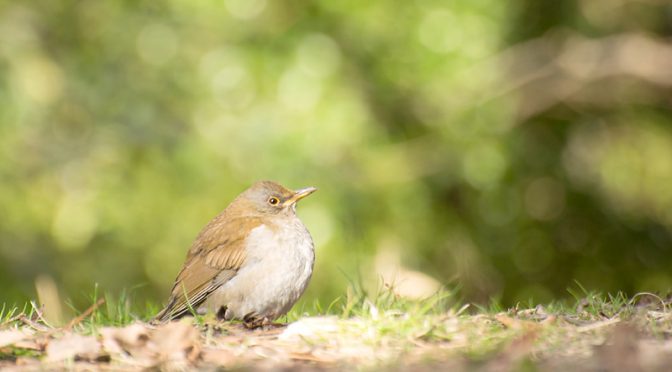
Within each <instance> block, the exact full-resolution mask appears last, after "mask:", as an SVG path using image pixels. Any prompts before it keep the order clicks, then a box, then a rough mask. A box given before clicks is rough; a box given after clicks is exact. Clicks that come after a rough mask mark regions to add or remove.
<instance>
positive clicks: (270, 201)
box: [268, 196, 280, 205]
mask: <svg viewBox="0 0 672 372" xmlns="http://www.w3.org/2000/svg"><path fill="white" fill-rule="evenodd" d="M278 203H280V200H278V198H276V197H275V196H271V197H270V198H268V204H270V205H277V204H278Z"/></svg>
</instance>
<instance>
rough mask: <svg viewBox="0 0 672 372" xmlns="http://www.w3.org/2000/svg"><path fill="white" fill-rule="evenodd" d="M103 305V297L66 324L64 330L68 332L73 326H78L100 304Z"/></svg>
mask: <svg viewBox="0 0 672 372" xmlns="http://www.w3.org/2000/svg"><path fill="white" fill-rule="evenodd" d="M104 303H105V297H101V298H100V299H98V301H96V303H95V304H93V305H91V306H90V307H89V308H88V309H86V310H85V311H84V312H83V313H81V314H80V315H79V316H78V317H76V318H74V319H72V320H71V321H70V323H68V324H67V325H66V326H65V327H63V329H64V330H66V331H68V330H70V329H72V327H74V326H75V325H77V324H79V323H80V322H81V321H82V320H84V319H86V318H87V317H89V315H91V314H92V313H93V312H94V311H96V309H97V308H98V307H100V306H101V305H102V304H104Z"/></svg>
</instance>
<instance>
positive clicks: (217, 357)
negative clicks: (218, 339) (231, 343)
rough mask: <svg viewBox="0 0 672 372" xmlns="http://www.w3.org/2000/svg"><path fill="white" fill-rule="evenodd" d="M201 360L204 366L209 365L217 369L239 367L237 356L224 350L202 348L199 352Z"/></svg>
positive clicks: (239, 361)
mask: <svg viewBox="0 0 672 372" xmlns="http://www.w3.org/2000/svg"><path fill="white" fill-rule="evenodd" d="M201 359H202V360H203V362H204V363H206V364H211V365H214V366H217V367H226V368H229V367H233V366H236V365H240V363H241V360H240V358H239V356H237V355H236V354H234V353H233V352H231V351H230V350H226V349H221V348H218V349H215V348H211V347H208V348H204V349H203V350H202V351H201Z"/></svg>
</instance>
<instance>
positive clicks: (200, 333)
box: [0, 297, 672, 371]
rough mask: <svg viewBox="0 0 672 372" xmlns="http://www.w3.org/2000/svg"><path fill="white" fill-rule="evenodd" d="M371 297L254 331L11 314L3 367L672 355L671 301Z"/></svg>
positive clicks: (515, 364)
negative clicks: (387, 300)
mask: <svg viewBox="0 0 672 372" xmlns="http://www.w3.org/2000/svg"><path fill="white" fill-rule="evenodd" d="M642 298H643V297H642ZM591 301H593V302H591ZM611 302H613V301H611ZM100 304H101V303H100V302H98V306H100ZM366 306H368V308H366V309H365V310H366V311H364V310H362V311H359V312H354V313H351V314H349V315H348V316H335V315H324V316H305V317H300V318H299V319H298V320H296V321H294V322H291V323H289V324H287V325H284V326H269V327H264V328H259V329H253V330H249V329H247V328H246V327H244V326H243V325H242V324H240V323H227V322H219V321H215V320H214V319H207V318H196V319H194V318H184V319H181V320H179V321H173V322H170V323H166V324H158V325H157V324H150V323H146V322H140V321H136V322H134V323H131V324H127V325H122V326H117V327H113V326H99V327H93V328H91V327H88V326H85V325H84V324H83V323H84V322H85V319H84V318H86V317H87V316H91V315H92V313H94V311H95V309H94V310H92V311H89V312H88V313H86V312H85V313H86V314H84V313H83V315H80V316H79V317H78V318H76V319H75V320H73V321H71V322H70V323H68V324H67V325H66V326H64V327H61V328H56V327H52V326H50V325H48V324H46V323H45V322H44V321H43V320H42V319H41V317H40V316H39V315H30V316H28V315H24V316H15V317H13V318H12V319H8V320H7V321H5V322H2V323H0V369H1V370H8V371H11V370H17V371H18V370H21V371H23V370H45V369H47V370H51V369H55V370H58V369H74V370H98V369H100V370H147V369H156V370H166V371H173V370H186V369H218V368H225V369H227V368H243V369H245V368H253V369H278V368H283V369H284V368H287V369H290V368H303V369H325V370H331V369H337V370H344V369H346V370H349V369H352V368H358V369H362V368H363V369H390V370H406V369H413V370H415V369H419V370H430V369H436V368H442V369H446V368H449V369H451V370H456V371H460V370H474V369H477V370H482V371H500V370H501V371H507V370H519V369H524V368H525V367H526V366H527V367H530V366H531V367H534V368H538V369H541V370H558V371H562V370H568V369H570V368H571V369H574V370H578V371H583V370H586V371H599V370H616V371H619V370H622V371H625V370H627V371H637V370H646V371H658V370H659V371H664V370H667V367H668V366H669V365H671V364H672V337H671V336H672V317H671V316H670V308H669V301H663V302H662V303H661V302H657V301H649V300H647V301H645V302H644V301H630V302H624V303H622V304H621V305H620V306H621V307H620V308H618V306H614V304H613V303H609V301H601V300H600V301H598V300H596V299H593V300H588V301H587V302H582V304H580V306H578V307H577V308H574V309H568V308H564V307H563V308H554V307H553V306H549V307H548V308H545V307H543V306H536V307H533V308H521V309H519V308H513V309H509V310H507V311H489V310H484V309H481V310H474V311H473V312H472V313H471V314H469V313H467V311H464V309H465V308H463V309H461V310H459V311H453V310H447V311H445V312H443V313H440V312H439V313H414V312H413V311H412V310H411V309H405V311H401V310H399V309H390V310H385V309H384V307H381V306H380V304H377V305H374V304H373V303H370V304H369V305H366ZM366 306H365V307H366ZM374 307H375V309H374Z"/></svg>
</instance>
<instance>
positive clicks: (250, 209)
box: [154, 181, 317, 328]
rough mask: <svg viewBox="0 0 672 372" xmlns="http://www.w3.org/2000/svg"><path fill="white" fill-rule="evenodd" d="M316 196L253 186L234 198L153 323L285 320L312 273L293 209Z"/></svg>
mask: <svg viewBox="0 0 672 372" xmlns="http://www.w3.org/2000/svg"><path fill="white" fill-rule="evenodd" d="M316 190H317V189H316V188H315V187H306V188H302V189H298V190H295V191H293V190H290V189H288V188H286V187H284V186H281V185H280V184H278V183H276V182H273V181H259V182H256V183H254V184H253V185H252V186H251V187H249V188H248V189H247V190H245V191H244V192H242V193H241V194H240V195H238V196H237V197H236V198H235V199H234V200H233V201H232V202H231V203H230V204H229V205H228V206H227V207H226V208H225V209H224V210H223V211H222V212H221V213H220V214H219V215H217V216H216V217H215V218H214V219H212V220H211V221H210V222H209V223H208V224H207V225H206V226H205V227H204V228H203V229H202V230H201V231H200V233H199V234H198V236H197V237H196V239H195V240H194V242H193V243H192V244H191V247H190V248H189V251H188V253H187V257H186V260H185V262H184V265H183V266H182V269H181V270H180V271H179V273H178V275H177V278H176V279H175V284H174V285H173V288H172V290H171V294H170V298H169V299H168V303H167V305H166V306H165V307H164V308H163V310H161V311H160V312H159V313H158V314H157V315H156V316H155V317H154V321H155V322H167V321H170V320H173V319H177V318H180V317H182V316H185V315H190V314H191V315H193V314H199V315H204V314H207V313H214V314H215V315H216V317H217V318H218V319H220V320H227V321H228V320H242V321H243V323H244V324H245V325H246V326H248V327H251V328H256V327H259V326H262V325H266V324H273V323H272V322H273V321H274V320H276V319H277V318H279V317H281V316H282V315H285V314H286V313H287V312H288V311H289V310H290V309H291V308H292V306H293V305H294V304H295V303H296V301H297V300H298V299H299V297H301V295H302V294H303V292H304V291H305V289H306V287H307V286H308V282H309V281H310V278H311V276H312V273H313V266H314V263H315V248H314V244H313V239H312V237H311V235H310V232H308V229H307V228H306V226H305V225H304V224H303V223H302V222H301V220H300V219H299V218H298V216H297V215H296V204H297V202H298V201H299V200H301V199H303V198H305V197H306V196H308V195H310V194H312V193H313V192H315V191H316Z"/></svg>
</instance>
